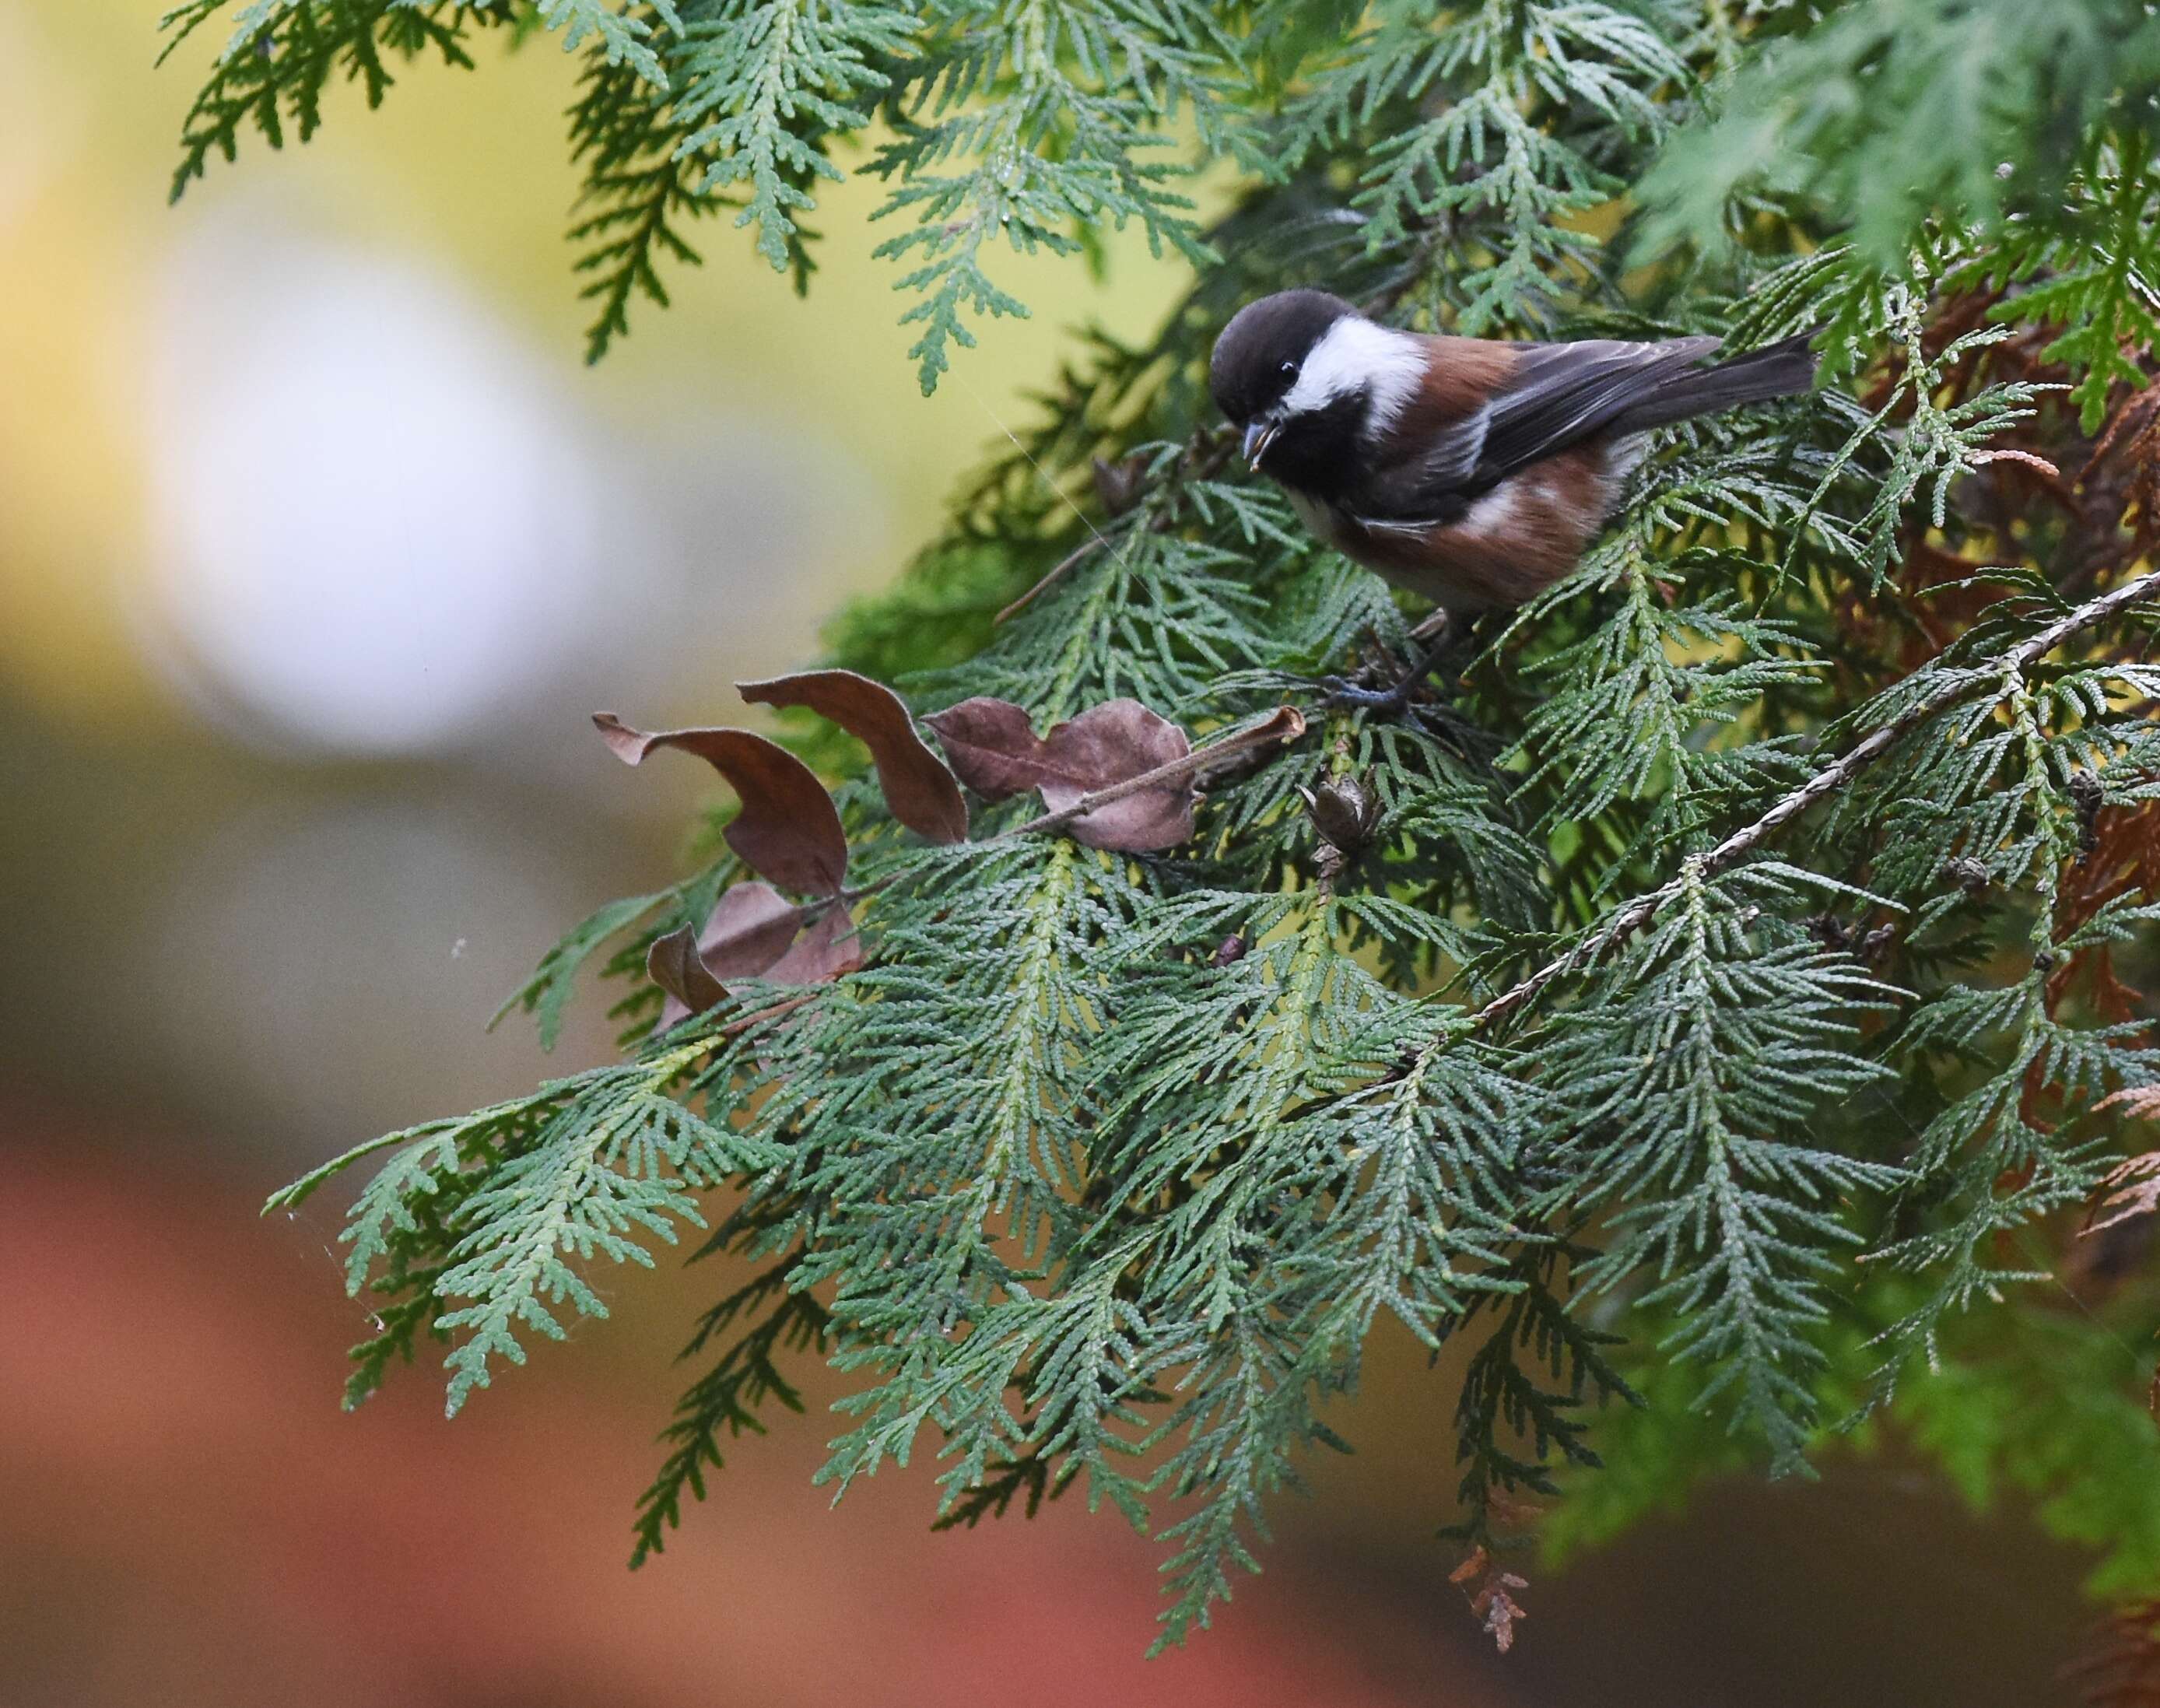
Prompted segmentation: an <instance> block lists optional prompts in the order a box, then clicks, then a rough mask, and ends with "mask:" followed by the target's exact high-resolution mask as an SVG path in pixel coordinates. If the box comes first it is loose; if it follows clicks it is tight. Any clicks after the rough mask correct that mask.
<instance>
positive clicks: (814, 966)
mask: <svg viewBox="0 0 2160 1708" xmlns="http://www.w3.org/2000/svg"><path fill="white" fill-rule="evenodd" d="M862 964H863V940H862V937H861V935H860V934H859V932H857V931H856V930H855V927H854V921H853V920H851V919H849V917H848V910H847V909H846V908H844V907H828V908H827V909H826V910H825V911H824V912H823V913H822V914H820V915H818V917H817V918H816V919H815V920H813V921H812V922H811V925H810V927H809V929H808V930H807V931H805V932H803V933H802V936H801V937H797V938H796V940H795V942H794V946H793V947H791V948H790V949H789V950H788V952H787V953H786V954H784V955H782V956H781V958H779V959H778V960H777V961H776V962H774V963H772V965H771V966H770V967H767V968H766V969H765V971H764V972H763V973H761V974H760V975H759V976H760V977H761V978H763V979H765V981H766V983H767V984H826V983H828V981H830V980H832V979H837V978H839V976H840V975H841V974H842V973H852V972H854V970H855V969H856V968H858V967H859V966H861V965H862Z"/></svg>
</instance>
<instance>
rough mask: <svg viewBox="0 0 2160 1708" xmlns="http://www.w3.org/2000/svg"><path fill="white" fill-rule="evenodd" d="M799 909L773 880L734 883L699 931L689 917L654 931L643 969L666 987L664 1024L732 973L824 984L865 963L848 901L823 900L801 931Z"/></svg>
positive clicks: (715, 998) (699, 1007) (718, 988)
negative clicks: (821, 907)
mask: <svg viewBox="0 0 2160 1708" xmlns="http://www.w3.org/2000/svg"><path fill="white" fill-rule="evenodd" d="M804 911H805V910H804V909H802V908H800V907H797V906H795V905H794V904H793V903H792V902H791V901H788V900H787V898H786V897H784V896H781V894H780V892H779V891H778V890H775V889H774V888H773V887H772V886H771V885H770V884H760V883H756V882H755V881H753V882H750V883H743V884H737V885H735V886H734V887H733V888H732V889H730V890H728V891H727V892H726V893H725V894H724V895H723V896H721V897H720V899H719V904H718V905H717V906H715V907H714V909H713V912H712V916H711V917H710V918H709V919H708V920H707V921H705V928H704V931H703V932H698V933H696V934H694V935H693V933H692V932H691V930H690V927H688V926H687V925H686V926H684V927H682V928H681V929H680V930H678V931H672V932H669V933H668V934H667V936H666V937H660V938H657V939H656V940H655V941H654V942H653V945H652V948H651V950H649V951H648V952H647V953H646V958H645V970H646V976H647V977H649V978H650V979H652V982H653V983H654V984H657V985H658V986H659V987H660V988H661V989H662V990H664V991H666V992H667V1005H666V1006H665V1007H664V1008H662V1010H661V1015H660V1025H661V1029H662V1031H666V1030H667V1028H668V1027H669V1026H672V1025H674V1024H675V1023H676V1022H677V1021H678V1020H683V1019H684V1018H686V1017H687V1016H688V1015H693V1014H703V1013H704V1011H705V1010H707V1009H709V1008H713V1007H715V1006H717V1005H719V1003H720V1002H721V1001H723V1000H724V999H725V998H726V996H727V994H728V987H729V984H731V983H733V982H735V981H737V980H740V979H763V980H765V981H766V983H767V984H791V985H809V984H826V983H828V981H830V980H832V979H837V978H839V976H840V975H841V974H842V973H852V972H854V970H855V969H856V968H858V967H859V966H861V965H862V964H863V950H862V939H861V937H859V936H858V935H857V934H856V932H855V928H854V922H853V921H851V920H850V919H849V916H848V911H847V909H846V908H844V907H842V906H838V905H837V904H835V905H834V906H830V907H828V908H826V909H825V910H824V911H823V912H822V913H821V914H819V915H818V917H817V918H816V919H814V920H813V921H811V922H810V925H809V926H808V927H807V929H802V930H801V931H800V932H799V934H798V927H801V926H802V916H803V913H804Z"/></svg>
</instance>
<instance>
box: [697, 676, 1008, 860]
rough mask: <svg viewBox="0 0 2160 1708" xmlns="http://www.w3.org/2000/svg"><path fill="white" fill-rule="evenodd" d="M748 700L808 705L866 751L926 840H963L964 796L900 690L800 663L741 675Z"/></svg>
mask: <svg viewBox="0 0 2160 1708" xmlns="http://www.w3.org/2000/svg"><path fill="white" fill-rule="evenodd" d="M735 690H736V692H737V693H740V694H741V695H742V697H743V698H745V699H746V700H748V701H750V703H752V704H753V705H763V706H807V708H809V709H810V710H812V711H813V712H815V713H816V714H818V716H819V717H821V718H825V719H829V720H831V721H832V722H833V723H835V724H839V726H840V727H841V728H842V729H844V730H846V731H847V732H848V734H849V735H852V736H854V738H855V739H856V740H859V741H860V742H861V743H862V744H863V745H864V746H865V747H867V748H869V749H870V759H871V761H872V763H874V764H875V766H877V773H878V785H879V787H880V788H882V789H883V790H884V791H885V805H886V806H888V807H890V808H891V809H892V816H893V817H894V818H897V819H898V820H899V821H900V822H901V823H902V824H905V825H906V827H907V828H909V829H910V830H912V831H915V832H916V833H918V834H919V835H922V836H925V837H927V838H929V839H930V840H931V841H932V842H939V843H953V842H965V841H966V840H967V839H968V803H967V802H966V801H965V800H964V799H963V798H962V797H961V794H960V786H959V784H958V782H956V781H954V780H953V773H952V772H951V771H948V770H947V769H946V768H945V765H944V762H943V761H941V760H940V759H939V758H938V757H937V755H936V754H934V753H932V751H931V750H929V749H928V748H927V747H926V746H925V745H923V742H922V737H921V736H919V735H916V733H915V719H914V718H913V717H912V716H911V714H909V712H908V709H907V708H906V705H905V704H904V703H902V702H901V698H900V696H899V695H898V694H896V693H894V692H893V691H892V690H891V689H890V688H887V687H886V686H885V684H884V683H881V682H874V681H872V680H871V679H870V677H867V676H858V675H857V674H856V673H855V672H854V671H852V670H806V671H800V672H797V673H796V674H794V675H792V676H776V677H771V679H769V680H767V681H765V682H740V683H736V684H735Z"/></svg>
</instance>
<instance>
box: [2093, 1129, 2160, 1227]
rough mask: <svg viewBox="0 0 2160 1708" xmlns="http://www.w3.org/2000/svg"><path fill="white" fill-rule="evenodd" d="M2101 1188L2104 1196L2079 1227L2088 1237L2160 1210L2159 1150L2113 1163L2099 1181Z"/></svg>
mask: <svg viewBox="0 0 2160 1708" xmlns="http://www.w3.org/2000/svg"><path fill="white" fill-rule="evenodd" d="M2100 1191H2101V1192H2102V1193H2104V1194H2105V1196H2104V1197H2101V1199H2100V1202H2098V1203H2096V1204H2095V1205H2094V1206H2093V1207H2092V1208H2091V1209H2090V1211H2089V1212H2086V1215H2085V1226H2084V1227H2083V1228H2080V1229H2079V1230H2078V1232H2079V1233H2080V1235H2082V1236H2084V1237H2085V1238H2090V1237H2091V1236H2092V1235H2094V1234H2095V1233H2100V1232H2102V1231H2104V1230H2105V1229H2107V1228H2115V1227H2119V1226H2120V1225H2121V1224H2122V1223H2125V1222H2128V1221H2130V1220H2131V1219H2132V1218H2133V1217H2138V1216H2150V1215H2151V1214H2152V1212H2154V1211H2156V1210H2160V1150H2148V1151H2147V1152H2146V1153H2145V1154H2144V1155H2142V1156H2133V1157H2131V1159H2130V1160H2129V1161H2127V1162H2123V1163H2118V1164H2116V1166H2115V1167H2114V1168H2112V1169H2111V1170H2110V1171H2108V1176H2107V1178H2106V1179H2105V1180H2104V1181H2101V1182H2100Z"/></svg>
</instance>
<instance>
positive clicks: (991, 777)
mask: <svg viewBox="0 0 2160 1708" xmlns="http://www.w3.org/2000/svg"><path fill="white" fill-rule="evenodd" d="M923 721H924V722H926V723H927V724H929V725H930V727H931V728H932V729H934V730H936V731H937V739H938V740H940V741H941V742H942V743H943V744H944V747H945V752H946V755H947V756H948V758H949V759H950V760H951V761H952V762H953V770H954V771H957V772H958V774H959V776H960V780H961V781H963V782H964V783H966V784H967V785H968V787H969V788H971V789H974V791H975V792H977V793H979V794H982V795H985V796H988V797H989V798H990V799H992V800H1003V799H1004V798H1005V797H1007V796H1009V795H1016V794H1018V793H1020V792H1021V791H1022V790H1024V789H1036V790H1040V791H1041V795H1042V802H1043V805H1044V806H1046V807H1048V808H1049V809H1050V810H1051V812H1067V811H1068V810H1070V809H1071V808H1072V807H1076V806H1077V805H1078V804H1079V803H1080V802H1082V801H1083V799H1085V798H1086V797H1088V796H1089V795H1091V794H1093V793H1095V792H1098V791H1099V790H1103V789H1107V788H1109V787H1112V786H1114V785H1115V784H1118V783H1122V782H1126V781H1130V780H1131V779H1132V778H1135V777H1137V776H1144V775H1145V773H1147V772H1149V771H1155V770H1158V769H1160V767H1162V766H1167V765H1171V764H1175V763H1176V761H1179V760H1181V759H1184V758H1186V756H1188V755H1190V754H1191V753H1192V740H1191V739H1190V738H1189V737H1188V736H1187V735H1186V733H1185V731H1184V730H1182V729H1179V728H1178V727H1177V725H1176V724H1173V723H1171V721H1170V720H1169V719H1166V718H1164V717H1160V716H1159V715H1157V714H1155V713H1154V712H1151V711H1150V710H1149V709H1147V708H1146V707H1145V706H1144V705H1142V704H1141V703H1140V702H1139V701H1138V700H1129V699H1119V700H1106V701H1104V702H1103V703H1102V704H1101V705H1099V706H1091V707H1090V708H1088V710H1086V711H1084V712H1083V713H1082V714H1080V715H1079V716H1078V717H1077V718H1074V719H1070V720H1069V721H1067V722H1066V723H1063V724H1059V725H1057V728H1056V729H1052V730H1051V732H1050V734H1049V735H1046V736H1038V735H1036V733H1035V729H1034V726H1033V725H1032V724H1030V723H1029V721H1028V716H1027V714H1026V713H1025V711H1023V710H1022V709H1020V707H1018V706H1016V705H1014V704H1013V703H1011V702H1010V701H1009V700H1000V699H991V698H987V697H978V698H974V699H971V700H963V701H962V702H961V703H959V704H958V705H957V706H953V707H951V708H949V709H947V710H945V711H942V712H939V713H937V714H935V715H934V716H932V717H930V718H927V719H924V720H923ZM1070 829H1071V831H1072V837H1073V839H1074V840H1075V841H1077V842H1083V843H1085V844H1088V846H1089V847H1090V848H1106V849H1117V850H1119V851H1120V852H1124V853H1140V852H1142V851H1144V850H1145V849H1158V848H1169V847H1171V846H1173V845H1174V844H1177V843H1181V842H1183V841H1185V840H1186V838H1189V837H1190V836H1191V835H1192V779H1191V778H1190V777H1179V778H1177V779H1176V780H1174V781H1170V782H1167V783H1166V784H1164V785H1163V786H1162V787H1159V788H1148V789H1140V790H1136V791H1135V792H1133V793H1132V794H1129V795H1126V796H1124V797H1121V798H1119V799H1118V800H1115V801H1112V802H1106V803H1105V804H1104V805H1103V806H1101V807H1098V808H1096V810H1095V811H1093V812H1089V813H1086V814H1084V815H1083V816H1082V817H1081V818H1076V819H1074V820H1073V821H1072V825H1071V826H1070Z"/></svg>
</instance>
